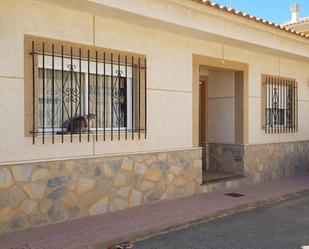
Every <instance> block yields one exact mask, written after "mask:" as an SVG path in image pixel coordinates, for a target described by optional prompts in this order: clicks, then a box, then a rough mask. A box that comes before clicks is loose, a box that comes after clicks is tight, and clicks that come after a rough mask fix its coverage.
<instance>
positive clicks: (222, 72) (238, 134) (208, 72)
mask: <svg viewBox="0 0 309 249" xmlns="http://www.w3.org/2000/svg"><path fill="white" fill-rule="evenodd" d="M203 58H204V61H207V63H203V64H202V63H200V62H201V60H200V61H199V64H198V70H196V71H195V72H196V73H197V74H198V77H196V78H195V80H196V81H197V83H198V84H197V86H198V87H196V89H195V91H196V92H195V96H196V98H197V101H196V102H195V103H194V105H195V107H197V106H198V108H197V109H198V111H197V112H196V114H198V115H196V118H197V120H198V122H196V123H197V125H196V123H195V125H196V126H195V129H197V130H198V132H196V133H194V134H195V135H196V134H198V136H196V137H195V138H197V140H196V143H197V146H199V147H201V148H202V151H203V153H202V161H203V163H202V171H203V183H206V184H207V183H210V182H215V181H222V180H227V179H231V178H234V177H239V176H242V175H244V164H243V146H242V145H243V144H244V143H245V140H246V139H247V135H246V132H247V130H246V129H245V126H246V121H247V119H245V118H246V117H247V116H246V115H247V114H246V110H247V109H246V108H244V105H245V103H246V97H247V94H246V92H245V91H246V90H247V87H245V83H246V82H247V79H246V77H247V71H246V69H247V67H246V65H243V64H241V65H240V66H239V65H237V63H236V66H235V63H229V62H228V63H227V64H222V62H221V60H220V63H218V60H217V59H213V58H211V59H209V57H206V60H205V57H203ZM214 61H215V63H211V62H214ZM209 62H210V63H209ZM213 64H216V65H215V66H214V65H213ZM237 66H238V67H237ZM193 128H194V127H193Z"/></svg>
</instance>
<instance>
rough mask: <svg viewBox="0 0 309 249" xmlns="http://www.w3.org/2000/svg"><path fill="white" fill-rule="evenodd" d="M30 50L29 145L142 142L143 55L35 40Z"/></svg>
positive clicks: (144, 114)
mask: <svg viewBox="0 0 309 249" xmlns="http://www.w3.org/2000/svg"><path fill="white" fill-rule="evenodd" d="M30 47H31V51H30V52H29V56H30V57H31V64H32V65H31V67H32V70H31V71H32V72H31V74H32V75H31V87H32V102H31V103H32V107H31V110H32V129H31V131H30V133H31V134H32V141H33V144H35V143H36V142H37V140H38V139H41V141H42V143H43V144H44V143H45V142H46V137H47V136H48V137H51V140H52V143H54V142H55V137H59V136H60V137H61V142H62V143H64V141H65V137H66V136H69V137H70V142H73V141H74V140H76V138H75V137H76V136H77V137H78V141H79V142H81V141H82V140H84V139H87V140H88V142H89V141H90V137H91V136H94V137H95V141H99V140H102V141H105V140H107V139H110V140H115V139H117V140H121V139H122V138H123V139H125V140H127V139H129V138H130V139H135V138H138V139H141V137H142V135H143V137H144V138H145V139H146V137H147V133H146V131H147V129H146V127H147V72H146V70H147V67H146V58H145V57H144V56H143V57H142V56H134V55H132V54H125V53H123V52H118V51H111V50H104V49H102V48H96V47H95V48H93V47H91V48H88V49H87V48H85V47H83V48H81V47H80V48H78V47H76V46H74V47H73V46H66V45H63V44H59V43H57V44H56V45H55V44H54V43H50V42H46V41H43V42H38V41H35V40H32V41H31V45H30ZM84 134H86V137H87V138H85V136H84ZM107 135H108V137H107ZM101 137H102V138H101Z"/></svg>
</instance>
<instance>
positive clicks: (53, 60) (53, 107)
mask: <svg viewBox="0 0 309 249" xmlns="http://www.w3.org/2000/svg"><path fill="white" fill-rule="evenodd" d="M54 55H55V45H54V44H52V143H55V56H54Z"/></svg>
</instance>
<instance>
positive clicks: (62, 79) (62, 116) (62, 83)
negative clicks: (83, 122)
mask: <svg viewBox="0 0 309 249" xmlns="http://www.w3.org/2000/svg"><path fill="white" fill-rule="evenodd" d="M63 64H64V61H63V45H62V46H61V142H62V143H63V142H64V139H63V122H64V112H63V105H64V74H63Z"/></svg>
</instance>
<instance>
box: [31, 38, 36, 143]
mask: <svg viewBox="0 0 309 249" xmlns="http://www.w3.org/2000/svg"><path fill="white" fill-rule="evenodd" d="M34 50H35V48H34V41H32V144H35V130H36V129H35V122H36V119H35V113H36V112H35V98H36V95H35V59H34Z"/></svg>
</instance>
